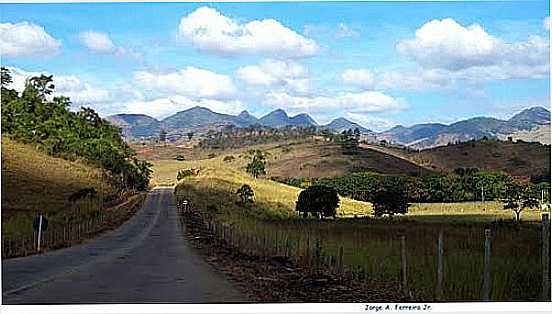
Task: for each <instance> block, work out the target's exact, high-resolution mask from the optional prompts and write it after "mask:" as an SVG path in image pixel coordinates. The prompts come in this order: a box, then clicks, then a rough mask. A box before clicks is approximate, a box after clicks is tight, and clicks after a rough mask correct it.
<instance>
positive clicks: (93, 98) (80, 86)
mask: <svg viewBox="0 0 552 314" xmlns="http://www.w3.org/2000/svg"><path fill="white" fill-rule="evenodd" d="M8 69H9V70H10V72H11V75H12V80H13V82H12V84H11V85H10V88H13V89H15V90H16V91H17V92H19V93H21V92H22V91H23V90H24V89H25V82H26V80H27V79H28V78H30V77H33V76H39V75H41V74H44V75H52V74H53V73H49V72H32V71H25V70H22V69H19V68H14V67H8ZM53 76H54V77H53V83H54V85H55V89H54V93H53V94H52V95H50V96H49V98H50V99H51V98H53V97H55V96H66V97H69V98H70V99H71V102H72V103H73V108H79V107H80V106H89V105H91V106H93V107H95V108H97V107H102V108H103V107H105V105H108V104H110V103H112V102H114V101H125V100H128V99H131V98H132V99H135V98H139V97H141V95H140V94H139V92H137V91H134V92H132V93H131V92H130V91H126V92H122V91H121V92H118V91H113V90H108V89H105V88H101V87H98V86H93V85H91V84H90V83H87V82H84V81H83V80H82V79H81V78H79V77H78V76H75V75H58V74H53Z"/></svg>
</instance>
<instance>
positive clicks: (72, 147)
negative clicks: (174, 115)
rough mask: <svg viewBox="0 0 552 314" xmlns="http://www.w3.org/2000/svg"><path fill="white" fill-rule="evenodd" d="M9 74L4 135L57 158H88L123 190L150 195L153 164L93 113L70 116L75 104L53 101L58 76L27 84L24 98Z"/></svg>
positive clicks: (4, 74)
mask: <svg viewBox="0 0 552 314" xmlns="http://www.w3.org/2000/svg"><path fill="white" fill-rule="evenodd" d="M12 81H13V80H12V76H11V73H10V71H9V69H7V68H4V67H2V68H1V98H2V99H1V105H2V132H3V133H4V134H9V136H11V137H13V138H15V139H17V140H20V141H22V142H26V143H33V144H35V145H36V146H38V147H39V148H40V149H42V150H43V151H45V152H46V153H48V154H49V155H51V156H55V157H61V158H64V159H68V160H75V159H81V158H84V159H86V160H87V161H88V162H90V163H91V164H93V165H95V166H98V167H101V168H103V169H105V170H107V172H108V173H109V174H110V177H111V178H112V179H113V181H114V183H117V184H118V185H119V186H120V187H121V188H125V189H137V190H144V189H146V188H147V186H148V184H149V179H150V176H151V172H152V171H151V164H150V163H148V162H147V161H141V160H138V159H137V158H136V153H135V152H134V151H133V150H132V149H131V148H130V147H129V146H128V145H127V144H126V143H125V142H124V141H123V139H122V136H121V131H120V129H118V128H116V127H114V126H112V125H111V124H110V123H109V122H107V121H105V120H103V119H102V118H101V117H100V116H99V115H98V114H97V113H96V112H95V111H94V110H93V109H91V108H86V107H82V108H81V109H80V110H79V111H78V112H73V111H70V110H69V109H70V106H71V100H70V99H69V98H68V97H65V96H55V97H51V95H52V94H53V92H54V90H55V85H54V83H53V76H52V75H40V76H35V77H30V78H28V79H27V80H26V83H25V88H24V90H23V92H21V93H18V92H17V91H16V90H14V89H10V88H8V86H9V85H10V84H11V83H12Z"/></svg>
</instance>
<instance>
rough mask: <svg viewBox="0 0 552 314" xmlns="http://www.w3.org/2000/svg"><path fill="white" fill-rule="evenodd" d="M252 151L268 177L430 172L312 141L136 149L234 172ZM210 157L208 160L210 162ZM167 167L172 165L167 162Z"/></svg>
mask: <svg viewBox="0 0 552 314" xmlns="http://www.w3.org/2000/svg"><path fill="white" fill-rule="evenodd" d="M254 149H259V150H262V151H264V152H267V153H268V154H269V157H268V159H267V161H268V163H267V169H266V171H267V175H266V176H267V177H281V178H291V177H296V178H299V177H310V178H320V177H331V176H339V175H344V174H347V173H351V172H359V171H371V172H377V173H383V174H418V173H420V172H422V173H426V172H428V171H429V170H427V169H426V168H424V167H420V166H418V165H416V164H415V163H413V162H412V161H409V160H407V159H401V158H398V157H396V156H392V155H388V154H386V153H382V152H378V151H373V150H370V149H359V151H358V154H356V155H344V154H343V153H342V150H341V147H340V145H339V144H335V143H331V142H317V141H313V140H305V141H302V142H295V141H287V142H280V143H272V144H263V145H255V146H249V147H247V148H242V149H231V150H224V151H222V150H201V149H186V148H182V147H176V146H174V145H170V144H169V145H167V146H165V147H156V148H153V147H148V146H145V147H143V148H142V149H140V148H139V147H136V150H137V152H138V154H139V155H140V156H141V157H142V158H147V159H148V160H153V161H154V163H155V162H161V163H164V164H166V163H167V160H169V159H173V158H174V156H176V155H177V154H180V155H182V156H184V157H185V159H186V160H189V163H191V164H196V165H197V164H199V163H205V162H207V164H213V163H215V164H217V163H219V164H221V165H224V166H226V167H230V168H233V169H243V168H245V165H246V164H247V162H248V161H249V156H248V155H247V152H248V151H250V150H254ZM209 156H210V157H211V158H210V159H209ZM224 156H232V157H233V158H234V159H233V161H231V162H223V157H224ZM193 160H201V162H199V163H198V162H197V161H196V162H194V161H193ZM169 164H171V163H170V162H169ZM172 164H173V165H174V167H173V168H172V170H175V169H176V168H178V167H179V166H180V165H182V164H183V162H178V161H175V162H174V163H172ZM172 170H171V171H172ZM158 171H159V169H158ZM161 171H164V170H161ZM174 173H175V172H170V171H169V173H168V176H169V180H170V179H172V176H174ZM160 178H163V180H165V179H164V178H165V175H164V174H161V175H160V176H155V177H154V178H153V180H154V181H155V180H159V179H160ZM154 181H153V182H152V183H154V184H156V183H159V181H157V182H154ZM165 183H166V182H165Z"/></svg>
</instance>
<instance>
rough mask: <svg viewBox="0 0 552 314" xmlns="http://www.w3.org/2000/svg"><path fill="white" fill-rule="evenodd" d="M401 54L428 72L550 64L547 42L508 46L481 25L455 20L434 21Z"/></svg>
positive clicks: (402, 47)
mask: <svg viewBox="0 0 552 314" xmlns="http://www.w3.org/2000/svg"><path fill="white" fill-rule="evenodd" d="M397 48H398V50H399V52H401V53H403V54H404V55H407V56H409V57H411V58H413V59H414V60H416V61H417V62H418V63H419V64H420V65H422V66H423V67H426V68H442V69H447V70H451V71H458V70H464V69H468V68H471V67H484V66H496V65H499V66H508V65H515V66H540V65H542V64H547V63H548V54H549V51H550V45H549V43H548V41H547V40H545V39H543V38H541V37H538V36H531V37H530V38H529V39H528V40H527V41H525V42H516V43H506V42H504V41H502V40H501V39H499V38H496V37H494V36H492V35H490V34H488V33H487V32H486V31H485V30H484V29H483V27H481V26H480V25H478V24H472V25H470V26H467V27H465V26H462V25H460V24H458V23H457V22H456V21H455V20H453V19H451V18H447V19H443V20H432V21H430V22H427V23H426V24H424V25H423V26H422V27H420V28H419V29H418V30H416V36H415V38H414V39H409V40H403V41H401V42H399V44H398V45H397Z"/></svg>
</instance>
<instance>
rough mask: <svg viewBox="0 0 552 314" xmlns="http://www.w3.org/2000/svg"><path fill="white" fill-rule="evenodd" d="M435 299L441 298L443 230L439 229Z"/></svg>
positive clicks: (439, 299)
mask: <svg viewBox="0 0 552 314" xmlns="http://www.w3.org/2000/svg"><path fill="white" fill-rule="evenodd" d="M435 299H436V300H437V301H442V300H443V230H442V229H441V230H440V231H439V240H438V241H437V289H436V291H435Z"/></svg>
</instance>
